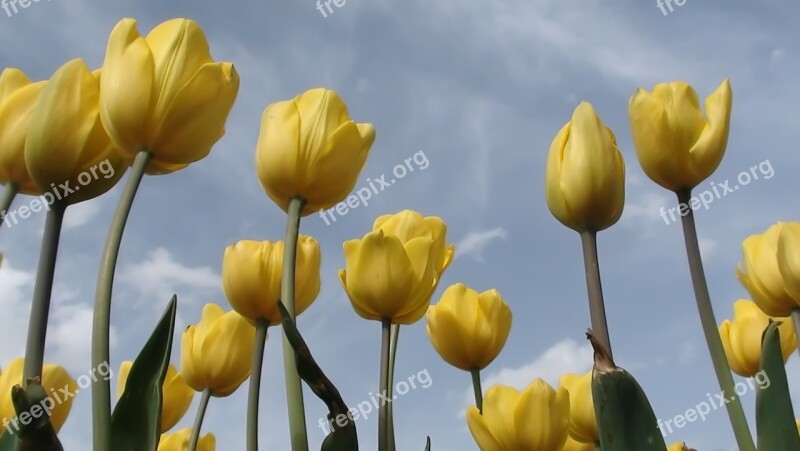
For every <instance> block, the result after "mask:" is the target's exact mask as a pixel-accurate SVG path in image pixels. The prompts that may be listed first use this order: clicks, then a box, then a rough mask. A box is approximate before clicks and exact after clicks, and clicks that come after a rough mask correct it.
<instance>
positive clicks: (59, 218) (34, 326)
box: [20, 201, 68, 383]
mask: <svg viewBox="0 0 800 451" xmlns="http://www.w3.org/2000/svg"><path fill="white" fill-rule="evenodd" d="M67 206H68V204H67V203H66V202H64V201H56V202H53V204H52V205H50V209H49V210H48V212H47V219H46V220H45V224H44V236H43V238H42V249H41V252H40V253H39V268H38V269H37V271H36V285H34V287H33V301H32V302H31V318H30V322H29V323H28V341H27V346H26V348H25V368H24V371H23V377H22V381H20V382H21V383H24V382H25V381H27V380H28V379H32V378H35V377H41V376H42V366H43V365H44V342H45V338H46V336H47V318H48V316H49V315H50V295H51V294H52V292H53V275H54V274H55V270H56V257H57V256H58V240H59V238H60V236H61V224H62V223H63V221H64V212H65V211H66V209H67Z"/></svg>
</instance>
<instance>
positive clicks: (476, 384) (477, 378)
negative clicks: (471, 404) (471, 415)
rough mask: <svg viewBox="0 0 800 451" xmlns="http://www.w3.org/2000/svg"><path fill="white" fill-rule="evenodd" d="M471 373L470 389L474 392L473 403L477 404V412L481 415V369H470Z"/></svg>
mask: <svg viewBox="0 0 800 451" xmlns="http://www.w3.org/2000/svg"><path fill="white" fill-rule="evenodd" d="M470 374H472V390H473V391H474V392H475V405H476V406H478V412H480V414H481V415H483V389H481V370H477V369H476V370H471V371H470Z"/></svg>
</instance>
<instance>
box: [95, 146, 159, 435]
mask: <svg viewBox="0 0 800 451" xmlns="http://www.w3.org/2000/svg"><path fill="white" fill-rule="evenodd" d="M151 157H152V154H151V153H150V152H148V151H146V150H140V151H139V153H137V154H136V158H134V160H133V165H132V167H131V170H130V172H129V174H128V181H127V182H126V183H125V187H124V188H123V190H122V195H121V196H120V199H119V202H118V203H117V210H116V212H114V217H113V218H112V219H111V225H110V226H109V229H108V236H107V237H106V244H105V248H104V249H103V256H102V258H101V260H100V271H99V274H98V276H97V288H96V291H95V298H94V317H93V318H92V368H100V367H101V366H102V365H109V364H110V360H111V359H110V356H109V355H110V350H109V346H110V344H109V339H110V335H109V328H110V325H111V290H112V287H113V285H114V271H115V270H116V267H117V256H118V255H119V248H120V244H121V243H122V233H123V231H124V230H125V224H126V223H127V222H128V215H129V213H130V211H131V206H132V205H133V199H134V197H136V191H137V190H138V189H139V183H140V182H141V181H142V177H143V176H144V171H145V168H147V164H148V163H149V162H150V158H151ZM91 385H92V426H93V427H92V438H93V445H94V448H93V449H94V451H107V450H109V449H111V384H110V382H109V381H108V380H107V379H104V378H99V379H98V380H97V381H94V383H92V384H91Z"/></svg>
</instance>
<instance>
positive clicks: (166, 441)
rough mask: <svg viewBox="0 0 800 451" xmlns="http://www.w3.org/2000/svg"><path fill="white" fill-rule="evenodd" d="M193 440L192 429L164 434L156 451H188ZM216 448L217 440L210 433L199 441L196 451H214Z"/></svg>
mask: <svg viewBox="0 0 800 451" xmlns="http://www.w3.org/2000/svg"><path fill="white" fill-rule="evenodd" d="M191 439H192V428H185V429H181V430H179V431H175V432H173V433H172V434H162V435H161V440H160V441H159V442H158V449H157V450H156V451H187V450H188V449H189V442H190V441H191ZM216 448H217V440H216V438H215V437H214V434H212V433H210V432H209V433H208V434H205V435H202V436H200V438H199V439H198V440H197V449H196V451H214V450H215V449H216Z"/></svg>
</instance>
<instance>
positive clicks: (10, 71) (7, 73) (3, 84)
mask: <svg viewBox="0 0 800 451" xmlns="http://www.w3.org/2000/svg"><path fill="white" fill-rule="evenodd" d="M29 84H31V79H30V78H28V76H27V75H25V72H22V71H21V70H19V69H17V68H15V67H7V68H5V69H3V72H2V73H0V105H2V104H3V102H5V101H6V100H8V98H9V97H10V96H11V94H13V93H14V92H16V91H17V90H19V89H22V88H23V87H25V86H27V85H29Z"/></svg>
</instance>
